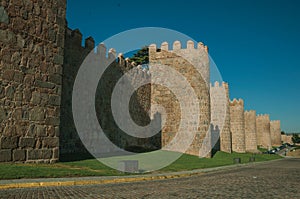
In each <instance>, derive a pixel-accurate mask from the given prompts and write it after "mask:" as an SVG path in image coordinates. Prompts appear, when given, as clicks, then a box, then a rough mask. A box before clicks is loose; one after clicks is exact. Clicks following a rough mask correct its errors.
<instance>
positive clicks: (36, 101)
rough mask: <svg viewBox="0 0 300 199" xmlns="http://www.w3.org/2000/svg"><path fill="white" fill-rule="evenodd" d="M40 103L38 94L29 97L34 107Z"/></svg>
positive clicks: (34, 93)
mask: <svg viewBox="0 0 300 199" xmlns="http://www.w3.org/2000/svg"><path fill="white" fill-rule="evenodd" d="M40 102H41V94H40V93H38V92H33V93H32V97H31V103H32V104H34V105H38V104H40Z"/></svg>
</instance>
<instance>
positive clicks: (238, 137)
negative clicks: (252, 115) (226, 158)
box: [230, 99, 246, 153]
mask: <svg viewBox="0 0 300 199" xmlns="http://www.w3.org/2000/svg"><path fill="white" fill-rule="evenodd" d="M230 131H231V135H232V151H234V152H238V153H244V152H245V151H246V148H245V120H244V101H243V100H242V99H238V100H237V99H233V101H230Z"/></svg>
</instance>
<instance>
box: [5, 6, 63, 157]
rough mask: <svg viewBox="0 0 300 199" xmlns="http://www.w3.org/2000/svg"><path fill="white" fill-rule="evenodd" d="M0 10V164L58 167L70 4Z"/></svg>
mask: <svg viewBox="0 0 300 199" xmlns="http://www.w3.org/2000/svg"><path fill="white" fill-rule="evenodd" d="M0 6H1V7H0V8H1V9H0V10H1V12H2V13H1V15H2V17H1V21H0V26H1V30H0V48H1V53H0V60H1V65H0V68H1V70H0V124H1V126H0V162H3V161H19V162H47V163H48V162H55V161H57V160H58V158H59V148H58V147H59V138H58V137H59V124H60V119H59V117H60V98H61V79H62V65H63V56H64V54H63V53H64V34H65V26H66V22H65V16H66V1H65V0H52V1H31V0H23V1H19V0H2V1H1V5H0Z"/></svg>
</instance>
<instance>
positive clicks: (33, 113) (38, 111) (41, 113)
mask: <svg viewBox="0 0 300 199" xmlns="http://www.w3.org/2000/svg"><path fill="white" fill-rule="evenodd" d="M29 119H30V120H32V121H43V120H44V119H45V110H44V108H41V107H34V108H33V109H31V110H30V112H29Z"/></svg>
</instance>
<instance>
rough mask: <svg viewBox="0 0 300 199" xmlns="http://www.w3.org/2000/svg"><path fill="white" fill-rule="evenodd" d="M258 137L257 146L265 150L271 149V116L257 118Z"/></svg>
mask: <svg viewBox="0 0 300 199" xmlns="http://www.w3.org/2000/svg"><path fill="white" fill-rule="evenodd" d="M256 136H257V145H258V146H260V147H263V148H271V147H272V143H271V134H270V116H269V115H267V114H265V115H257V117H256Z"/></svg>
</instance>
